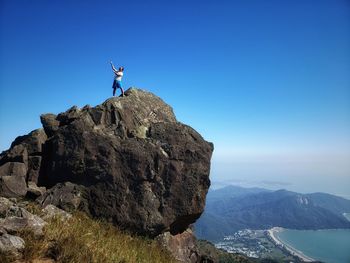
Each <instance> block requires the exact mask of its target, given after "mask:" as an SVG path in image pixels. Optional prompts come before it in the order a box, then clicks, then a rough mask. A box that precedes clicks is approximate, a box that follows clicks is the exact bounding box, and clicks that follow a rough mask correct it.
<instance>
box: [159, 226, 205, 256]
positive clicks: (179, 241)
mask: <svg viewBox="0 0 350 263" xmlns="http://www.w3.org/2000/svg"><path fill="white" fill-rule="evenodd" d="M156 240H157V241H158V242H159V243H160V245H161V246H163V247H164V248H165V249H167V250H168V251H169V252H170V253H171V255H172V256H173V257H174V258H175V259H176V260H178V261H180V262H186V263H196V262H202V261H201V256H200V254H199V251H198V248H197V243H196V241H197V240H196V238H195V236H194V234H193V232H192V230H191V229H187V230H186V231H184V232H183V233H181V234H177V235H172V234H171V233H169V232H165V233H163V234H161V235H159V236H157V237H156Z"/></svg>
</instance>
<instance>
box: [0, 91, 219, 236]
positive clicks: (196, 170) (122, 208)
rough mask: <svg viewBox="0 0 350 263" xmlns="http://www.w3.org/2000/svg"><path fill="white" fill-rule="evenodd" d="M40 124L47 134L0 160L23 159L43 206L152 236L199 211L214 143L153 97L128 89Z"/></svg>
mask: <svg viewBox="0 0 350 263" xmlns="http://www.w3.org/2000/svg"><path fill="white" fill-rule="evenodd" d="M41 121H42V124H43V127H44V130H45V135H43V134H42V130H37V131H36V132H35V133H34V132H33V133H32V134H31V135H27V136H29V137H30V136H32V137H35V139H33V138H32V139H29V137H25V136H23V138H22V137H20V139H16V141H15V142H14V143H13V148H11V149H10V150H9V151H8V152H7V153H5V154H2V156H1V157H0V165H4V164H5V163H7V162H22V163H24V164H25V165H26V167H27V169H28V171H27V173H26V180H27V181H33V182H37V183H38V185H39V186H45V187H48V188H51V189H49V190H48V192H47V193H45V194H44V195H43V196H42V197H40V202H41V203H42V204H44V205H48V204H54V205H57V206H59V207H61V208H63V209H68V210H69V209H80V210H83V211H86V212H87V213H89V214H90V215H92V216H94V217H99V218H105V219H107V220H108V221H110V222H113V223H114V224H116V225H118V226H119V227H121V228H124V229H127V230H129V231H131V232H134V233H137V234H141V235H147V236H151V237H153V236H156V235H158V234H160V233H162V232H164V231H170V232H171V233H172V234H178V233H181V232H183V231H184V230H185V229H186V228H187V227H188V225H189V224H191V223H193V222H195V221H196V219H197V218H198V217H199V216H200V215H201V213H202V212H203V209H204V204H205V196H206V193H207V191H208V188H209V185H210V181H209V170H210V159H211V154H212V151H213V145H212V144H211V143H208V142H206V141H205V140H204V139H203V138H202V137H201V136H200V135H199V134H198V133H197V132H196V131H195V130H193V129H192V128H191V127H189V126H186V125H184V124H182V123H180V122H177V121H176V118H175V115H174V113H173V111H172V109H171V107H170V106H168V105H167V104H165V103H164V102H163V101H162V100H161V99H160V98H158V97H156V96H155V95H153V94H151V93H149V92H145V91H142V90H138V89H129V90H128V91H127V92H126V93H125V97H120V98H111V99H108V100H107V101H105V102H104V103H103V104H101V105H98V106H96V107H90V106H85V107H84V108H82V109H79V108H77V107H72V108H71V109H69V110H68V111H66V112H64V113H60V114H58V115H57V116H56V115H53V114H45V115H42V116H41ZM46 136H47V138H46ZM43 142H44V143H43ZM15 147H17V148H19V149H17V150H16V153H15V154H12V155H13V156H15V157H16V158H13V157H11V156H9V155H10V153H11V151H14V148H15ZM20 150H21V151H20ZM25 152H27V155H25ZM10 157H11V158H10ZM34 157H35V158H34Z"/></svg>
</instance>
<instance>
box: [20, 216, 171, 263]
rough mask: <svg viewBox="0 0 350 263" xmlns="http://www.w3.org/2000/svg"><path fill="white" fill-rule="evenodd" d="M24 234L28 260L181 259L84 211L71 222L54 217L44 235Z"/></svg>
mask: <svg viewBox="0 0 350 263" xmlns="http://www.w3.org/2000/svg"><path fill="white" fill-rule="evenodd" d="M21 237H22V238H23V239H24V240H25V242H26V247H25V250H24V261H25V262H32V261H33V260H34V259H39V258H47V257H49V258H53V259H54V260H55V261H57V262H62V263H65V262H67V263H68V262H69V263H81V262H86V263H99V262H101V263H102V262H103V263H108V262H110V263H129V262H130V263H134V262H135V263H142V262H145V263H146V262H147V263H149V262H154V263H157V262H166V263H172V262H174V263H175V262H177V261H175V260H174V259H173V258H172V257H170V256H169V254H168V253H167V252H166V251H164V250H163V249H162V248H161V247H160V246H159V245H158V244H157V243H156V242H155V241H153V240H149V239H145V238H141V237H136V236H135V237H133V236H130V235H129V234H126V233H124V232H122V231H119V230H118V229H117V228H115V227H114V226H112V225H111V224H108V223H103V222H99V221H96V220H93V219H90V218H89V217H87V216H86V215H84V214H82V213H77V214H75V215H74V216H73V217H72V218H71V219H69V220H68V221H62V220H60V219H59V218H55V219H52V221H51V222H50V223H49V224H48V225H47V226H46V227H45V229H44V236H43V237H35V236H34V235H33V234H32V233H31V232H23V233H21Z"/></svg>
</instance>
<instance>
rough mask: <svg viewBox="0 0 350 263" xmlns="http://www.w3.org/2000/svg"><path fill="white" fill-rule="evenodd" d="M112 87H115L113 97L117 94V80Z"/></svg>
mask: <svg viewBox="0 0 350 263" xmlns="http://www.w3.org/2000/svg"><path fill="white" fill-rule="evenodd" d="M112 88H113V97H114V96H115V91H116V90H117V83H116V81H115V80H114V81H113V86H112Z"/></svg>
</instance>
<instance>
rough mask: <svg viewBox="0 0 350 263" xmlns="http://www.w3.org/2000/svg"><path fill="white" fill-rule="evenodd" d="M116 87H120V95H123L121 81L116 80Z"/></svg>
mask: <svg viewBox="0 0 350 263" xmlns="http://www.w3.org/2000/svg"><path fill="white" fill-rule="evenodd" d="M117 88H118V89H120V91H121V92H122V96H123V97H124V89H123V88H122V83H121V82H120V81H117Z"/></svg>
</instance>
